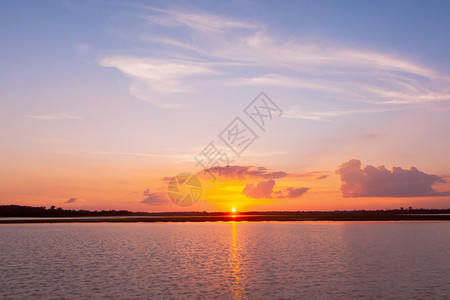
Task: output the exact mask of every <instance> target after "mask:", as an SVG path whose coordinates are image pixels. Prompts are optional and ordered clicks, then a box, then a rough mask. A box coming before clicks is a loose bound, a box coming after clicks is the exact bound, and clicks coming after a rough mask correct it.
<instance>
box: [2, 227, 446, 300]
mask: <svg viewBox="0 0 450 300" xmlns="http://www.w3.org/2000/svg"><path fill="white" fill-rule="evenodd" d="M0 276H1V277H0V278H1V280H0V299H242V298H244V299H245V298H248V299H354V298H363V299H449V295H450V222H297V223H294V222H292V223H290V222H279V223H277V222H261V223H125V224H116V223H95V224H81V223H80V224H77V223H72V224H23V225H10V224H3V225H0Z"/></svg>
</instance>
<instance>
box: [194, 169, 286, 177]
mask: <svg viewBox="0 0 450 300" xmlns="http://www.w3.org/2000/svg"><path fill="white" fill-rule="evenodd" d="M208 174H213V175H214V176H215V177H217V178H218V179H219V180H246V179H249V178H254V179H276V178H283V177H286V176H287V175H288V174H287V173H286V172H283V171H276V172H272V171H268V170H267V168H265V167H253V166H226V167H212V168H209V169H205V170H203V171H200V172H199V173H198V175H199V176H205V175H208ZM209 178H210V177H208V179H209Z"/></svg>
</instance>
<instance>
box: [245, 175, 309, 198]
mask: <svg viewBox="0 0 450 300" xmlns="http://www.w3.org/2000/svg"><path fill="white" fill-rule="evenodd" d="M274 186H275V180H273V179H270V180H268V181H260V182H259V183H258V184H257V185H256V186H254V185H253V184H247V185H246V186H245V188H244V190H243V191H242V194H244V195H246V196H247V197H251V198H255V199H268V198H297V197H300V196H301V195H303V194H304V193H306V192H307V191H308V190H309V188H306V187H302V188H293V187H288V188H286V189H284V190H280V191H276V192H274V191H273V187H274Z"/></svg>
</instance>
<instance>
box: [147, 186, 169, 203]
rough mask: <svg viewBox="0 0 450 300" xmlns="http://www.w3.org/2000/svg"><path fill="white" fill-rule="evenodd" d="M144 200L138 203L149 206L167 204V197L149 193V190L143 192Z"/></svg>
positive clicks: (159, 193)
mask: <svg viewBox="0 0 450 300" xmlns="http://www.w3.org/2000/svg"><path fill="white" fill-rule="evenodd" d="M143 194H144V196H145V198H144V199H143V200H142V201H141V202H140V203H144V204H149V205H161V204H166V203H167V197H166V194H165V193H162V192H154V193H152V192H150V190H149V189H146V190H145V191H144V193H143Z"/></svg>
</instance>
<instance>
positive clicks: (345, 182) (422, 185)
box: [336, 159, 450, 197]
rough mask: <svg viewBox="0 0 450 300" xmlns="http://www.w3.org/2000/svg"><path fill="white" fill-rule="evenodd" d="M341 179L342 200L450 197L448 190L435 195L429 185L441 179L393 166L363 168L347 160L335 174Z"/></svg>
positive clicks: (353, 161)
mask: <svg viewBox="0 0 450 300" xmlns="http://www.w3.org/2000/svg"><path fill="white" fill-rule="evenodd" d="M336 174H338V175H339V176H340V178H341V183H342V184H341V192H342V195H343V196H344V197H430V196H431V197H434V196H450V191H447V192H438V191H435V190H434V189H433V185H434V184H435V183H438V182H445V180H444V179H443V178H442V177H439V176H436V175H430V174H426V173H423V172H421V171H419V170H418V169H417V168H415V167H411V168H410V169H409V170H405V169H402V168H400V167H394V168H392V170H387V169H386V168H385V167H384V166H379V167H374V166H371V165H367V166H365V167H364V169H363V168H362V164H361V161H359V160H357V159H352V160H349V161H348V162H346V163H343V164H342V165H340V166H339V167H338V170H337V171H336Z"/></svg>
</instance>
